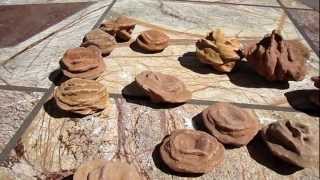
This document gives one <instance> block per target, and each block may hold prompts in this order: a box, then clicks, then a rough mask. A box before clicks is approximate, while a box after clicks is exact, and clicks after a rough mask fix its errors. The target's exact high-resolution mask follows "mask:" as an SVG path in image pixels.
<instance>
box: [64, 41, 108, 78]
mask: <svg viewBox="0 0 320 180" xmlns="http://www.w3.org/2000/svg"><path fill="white" fill-rule="evenodd" d="M60 65H61V69H62V72H63V74H64V75H65V76H67V77H69V78H83V79H96V78H98V77H99V76H100V75H101V74H102V73H103V71H104V70H105V64H104V62H103V59H102V56H101V51H100V50H99V49H98V48H97V47H94V46H90V47H88V48H85V47H78V48H73V49H69V50H67V51H66V53H65V54H64V56H63V59H62V60H61V62H60Z"/></svg>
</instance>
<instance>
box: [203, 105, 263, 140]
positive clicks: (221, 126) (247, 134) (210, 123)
mask: <svg viewBox="0 0 320 180" xmlns="http://www.w3.org/2000/svg"><path fill="white" fill-rule="evenodd" d="M202 118H203V122H204V125H205V127H206V128H207V129H208V131H209V132H210V133H211V134H212V135H213V136H215V137H216V138H217V139H218V140H219V141H220V142H221V143H222V144H229V145H233V146H242V145H246V144H248V143H249V142H250V141H251V140H252V139H253V137H254V136H255V135H256V134H257V132H258V131H259V129H260V124H259V122H258V120H257V118H256V116H255V115H254V114H253V112H252V111H248V110H244V109H241V108H239V107H237V106H235V105H232V104H229V103H216V104H214V105H211V106H210V107H208V108H207V109H205V110H204V111H203V112H202Z"/></svg>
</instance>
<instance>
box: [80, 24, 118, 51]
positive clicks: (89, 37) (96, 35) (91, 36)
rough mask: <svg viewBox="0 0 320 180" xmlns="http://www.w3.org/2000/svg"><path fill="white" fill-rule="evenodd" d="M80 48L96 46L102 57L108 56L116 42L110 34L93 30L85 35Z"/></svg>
mask: <svg viewBox="0 0 320 180" xmlns="http://www.w3.org/2000/svg"><path fill="white" fill-rule="evenodd" d="M81 46H83V47H89V46H96V47H98V48H99V49H100V50H101V53H102V55H108V54H110V53H111V51H112V50H113V49H114V48H115V47H116V40H115V39H114V37H113V36H111V35H110V34H108V33H106V32H104V31H102V30H100V29H94V30H92V31H90V32H88V33H87V34H86V35H85V37H84V39H83V43H82V45H81Z"/></svg>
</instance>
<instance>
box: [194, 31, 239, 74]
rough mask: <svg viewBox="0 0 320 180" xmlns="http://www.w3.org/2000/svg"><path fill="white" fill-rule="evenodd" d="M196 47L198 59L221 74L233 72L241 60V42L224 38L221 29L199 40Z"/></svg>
mask: <svg viewBox="0 0 320 180" xmlns="http://www.w3.org/2000/svg"><path fill="white" fill-rule="evenodd" d="M196 47H197V50H196V56H197V57H198V59H199V60H200V61H201V62H202V63H205V64H209V65H211V66H212V67H213V68H214V69H216V70H217V71H220V72H231V71H232V69H233V68H234V66H235V65H236V63H237V61H239V60H240V56H239V54H238V51H240V47H241V45H240V41H239V40H238V39H231V38H226V37H224V33H223V31H221V30H219V29H218V30H217V31H213V32H210V33H209V34H208V35H207V37H206V38H204V39H200V40H198V41H197V43H196Z"/></svg>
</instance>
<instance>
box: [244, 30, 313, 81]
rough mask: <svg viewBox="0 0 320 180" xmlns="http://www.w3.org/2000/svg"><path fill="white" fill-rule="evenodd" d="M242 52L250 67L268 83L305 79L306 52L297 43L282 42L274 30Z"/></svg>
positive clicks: (307, 55)
mask: <svg viewBox="0 0 320 180" xmlns="http://www.w3.org/2000/svg"><path fill="white" fill-rule="evenodd" d="M244 52H245V53H244V54H245V56H246V58H247V60H248V62H249V64H250V65H251V67H252V68H253V69H255V71H256V72H257V73H258V74H260V75H261V76H263V77H265V78H266V79H267V80H269V81H291V80H293V81H300V80H302V79H303V78H304V77H305V74H306V71H307V70H306V66H305V62H306V59H307V58H309V53H308V50H307V49H306V48H305V47H304V46H303V44H301V43H300V42H298V41H286V40H284V39H283V37H282V36H281V35H280V34H279V33H278V32H276V31H275V30H274V31H272V34H271V35H266V36H265V37H264V38H263V39H262V40H261V41H260V42H258V43H257V44H254V45H250V46H248V47H247V48H246V49H245V51H244Z"/></svg>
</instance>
